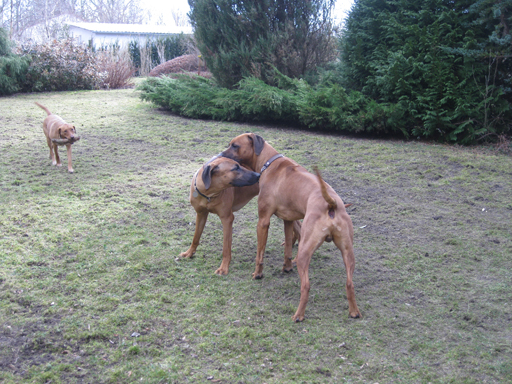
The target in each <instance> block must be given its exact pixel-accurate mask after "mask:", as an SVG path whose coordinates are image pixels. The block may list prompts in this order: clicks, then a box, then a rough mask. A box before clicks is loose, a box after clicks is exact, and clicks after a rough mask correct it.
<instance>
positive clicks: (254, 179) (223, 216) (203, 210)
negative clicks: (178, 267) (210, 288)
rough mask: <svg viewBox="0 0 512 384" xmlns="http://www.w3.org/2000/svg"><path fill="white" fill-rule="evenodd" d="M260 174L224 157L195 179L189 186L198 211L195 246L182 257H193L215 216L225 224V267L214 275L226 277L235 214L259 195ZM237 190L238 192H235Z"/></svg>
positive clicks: (215, 160)
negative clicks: (204, 231) (209, 217)
mask: <svg viewBox="0 0 512 384" xmlns="http://www.w3.org/2000/svg"><path fill="white" fill-rule="evenodd" d="M259 177H260V174H259V173H256V172H252V171H250V170H248V169H245V168H243V167H241V166H240V165H239V164H238V163H237V162H235V161H233V160H230V159H227V158H225V157H214V158H213V159H212V160H210V161H209V162H208V163H206V164H205V165H203V166H202V167H201V168H199V170H198V171H197V172H196V174H195V175H194V178H193V179H192V184H191V186H190V204H191V205H192V206H193V207H194V209H195V210H196V213H197V216H196V230H195V232H194V239H193V240H192V245H191V246H190V248H189V249H188V250H187V251H186V252H183V253H181V254H180V256H181V257H192V256H193V255H194V253H195V252H196V249H197V247H198V245H199V240H200V238H201V234H202V233H203V229H204V226H205V224H206V220H207V219H208V214H209V213H215V214H216V215H218V216H219V217H220V221H221V222H222V231H223V233H224V242H223V244H222V263H221V265H220V267H219V268H218V269H217V270H216V271H215V273H216V274H217V275H227V274H228V270H229V263H230V262H231V240H232V235H233V220H234V218H235V216H234V215H233V212H236V211H238V210H239V209H241V208H242V207H243V206H245V205H246V204H247V203H248V202H249V201H250V200H251V199H252V198H253V197H254V196H256V195H257V194H258V192H259V186H258V184H257V183H258V179H259ZM235 187H236V188H235Z"/></svg>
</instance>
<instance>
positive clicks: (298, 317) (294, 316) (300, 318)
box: [292, 314, 304, 323]
mask: <svg viewBox="0 0 512 384" xmlns="http://www.w3.org/2000/svg"><path fill="white" fill-rule="evenodd" d="M292 320H293V321H294V322H295V323H300V322H302V321H304V316H299V315H297V314H295V315H293V316H292Z"/></svg>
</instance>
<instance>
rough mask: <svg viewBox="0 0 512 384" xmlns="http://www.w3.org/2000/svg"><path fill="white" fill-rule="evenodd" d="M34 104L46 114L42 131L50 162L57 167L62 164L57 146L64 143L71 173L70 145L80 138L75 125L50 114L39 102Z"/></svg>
mask: <svg viewBox="0 0 512 384" xmlns="http://www.w3.org/2000/svg"><path fill="white" fill-rule="evenodd" d="M35 104H36V105H37V106H38V107H39V108H42V109H44V110H45V112H46V113H47V114H48V116H46V118H45V119H44V121H43V131H44V134H45V136H46V142H47V143H48V147H49V148H50V159H51V160H52V164H53V165H56V166H57V167H61V166H62V163H61V162H60V157H59V152H58V150H57V147H58V146H59V145H65V146H66V148H67V152H68V172H69V173H73V172H74V171H73V167H72V166H71V145H73V143H74V142H76V141H78V140H80V137H79V136H76V129H75V126H74V125H72V124H69V123H66V122H65V121H64V120H63V119H62V118H61V117H59V116H57V115H54V114H52V113H51V112H50V110H49V109H48V108H46V107H45V106H44V105H41V104H39V103H35Z"/></svg>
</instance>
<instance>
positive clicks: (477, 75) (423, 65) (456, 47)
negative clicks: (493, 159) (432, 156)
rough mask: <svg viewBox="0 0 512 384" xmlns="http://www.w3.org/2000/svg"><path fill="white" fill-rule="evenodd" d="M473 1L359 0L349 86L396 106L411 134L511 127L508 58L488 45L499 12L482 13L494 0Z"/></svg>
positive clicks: (350, 29)
mask: <svg viewBox="0 0 512 384" xmlns="http://www.w3.org/2000/svg"><path fill="white" fill-rule="evenodd" d="M473 3H474V2H472V1H464V0H462V1H461V0H458V1H443V0H429V1H406V0H399V1H391V0H360V1H357V2H356V3H355V5H354V7H353V10H352V12H351V13H350V15H349V17H348V19H347V23H346V28H345V31H344V35H343V38H342V40H341V50H342V63H343V65H342V76H341V78H342V79H343V84H344V85H345V86H346V87H348V88H349V89H354V90H359V91H361V92H363V94H365V95H367V96H369V97H371V98H372V99H374V100H377V101H378V102H380V103H382V102H384V103H387V104H389V105H393V108H394V109H396V110H397V111H398V112H399V114H400V115H401V116H402V117H403V122H402V127H401V128H403V129H404V131H403V132H404V133H405V134H406V135H413V136H415V137H416V136H422V137H429V138H437V139H441V140H448V141H452V142H462V143H468V142H472V141H474V140H475V139H477V138H478V137H481V136H483V135H485V134H489V133H506V132H510V124H509V123H508V121H510V118H511V117H512V116H511V115H512V109H511V108H510V94H507V92H508V89H510V87H508V89H507V87H506V86H504V85H505V81H504V80H505V79H504V78H503V76H502V79H501V81H500V79H499V76H497V74H498V73H499V71H500V70H503V61H504V60H503V59H502V60H500V59H499V58H498V55H501V53H498V50H496V49H495V48H496V47H494V48H491V47H490V45H489V44H491V45H493V44H494V43H492V41H493V40H496V39H493V38H492V35H493V34H494V35H495V34H496V31H495V30H494V29H495V28H494V26H492V24H493V21H492V19H493V18H492V17H488V18H485V17H482V16H481V15H482V9H483V8H485V5H486V4H487V5H489V4H491V3H494V2H490V1H480V2H478V4H473ZM494 14H496V13H494ZM484 19H485V21H484ZM486 23H487V25H485V24H486ZM494 24H496V19H494ZM491 26H492V28H491ZM507 39H508V41H509V45H508V47H504V46H502V47H501V48H502V51H503V50H508V52H510V36H508V37H507ZM507 65H508V63H507ZM508 73H510V72H508ZM507 77H508V78H510V76H509V75H507ZM509 81H510V80H509Z"/></svg>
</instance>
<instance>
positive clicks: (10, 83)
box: [0, 28, 30, 95]
mask: <svg viewBox="0 0 512 384" xmlns="http://www.w3.org/2000/svg"><path fill="white" fill-rule="evenodd" d="M11 46H12V43H11V41H10V40H9V39H8V37H7V31H6V30H5V29H3V28H0V95H10V94H12V93H15V92H18V91H19V90H20V89H21V87H22V85H23V81H24V78H25V75H26V73H27V70H28V66H29V62H30V59H29V58H28V57H20V56H16V55H14V54H13V53H12V48H11Z"/></svg>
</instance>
